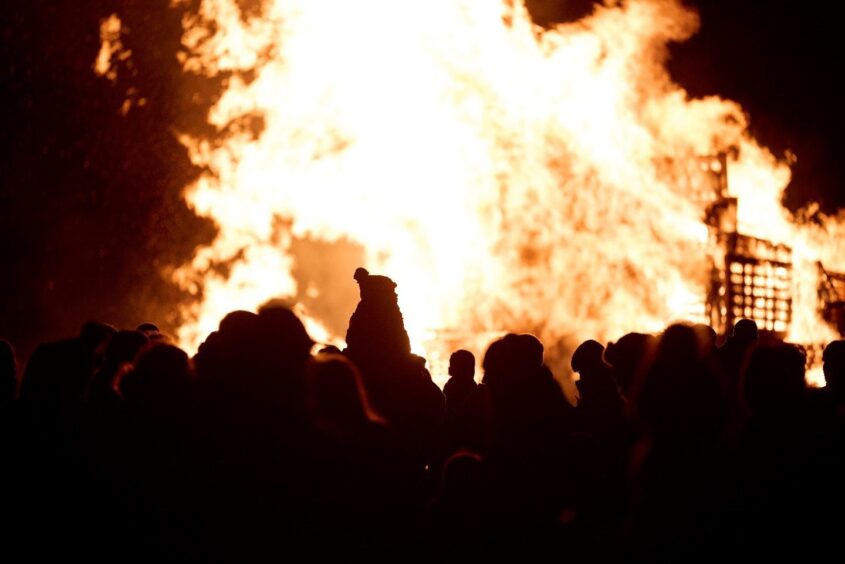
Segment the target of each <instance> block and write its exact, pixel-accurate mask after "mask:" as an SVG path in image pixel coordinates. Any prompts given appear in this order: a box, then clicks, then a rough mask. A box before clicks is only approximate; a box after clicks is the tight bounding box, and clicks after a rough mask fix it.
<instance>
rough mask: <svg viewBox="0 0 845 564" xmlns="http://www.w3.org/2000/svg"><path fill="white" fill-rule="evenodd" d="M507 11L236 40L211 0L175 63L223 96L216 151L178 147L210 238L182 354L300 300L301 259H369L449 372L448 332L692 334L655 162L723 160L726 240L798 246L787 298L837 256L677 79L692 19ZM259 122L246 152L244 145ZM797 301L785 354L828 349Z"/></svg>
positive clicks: (297, 26)
mask: <svg viewBox="0 0 845 564" xmlns="http://www.w3.org/2000/svg"><path fill="white" fill-rule="evenodd" d="M510 4H511V3H509V2H504V1H502V2H497V1H495V0H428V1H427V2H404V1H399V0H359V1H356V2H349V1H346V0H284V1H282V0H267V1H266V2H265V5H264V9H263V11H262V13H261V16H260V17H251V18H246V19H244V18H243V16H242V15H241V13H240V12H239V10H238V8H237V6H236V3H235V1H234V0H203V2H202V4H201V8H200V11H199V13H198V14H197V15H194V16H191V17H189V18H187V19H186V20H185V22H184V24H185V35H184V38H183V43H184V45H185V47H186V49H187V55H186V56H185V57H183V63H184V66H185V69H186V71H188V72H194V73H202V74H207V75H214V74H217V73H223V72H232V73H233V74H232V76H231V78H229V79H228V83H227V89H226V91H225V93H224V94H223V96H222V97H221V98H220V100H219V102H218V103H217V104H216V106H215V107H214V108H213V110H212V111H211V113H210V115H209V121H210V123H211V124H213V125H215V126H217V127H218V128H220V129H223V128H228V131H230V132H231V133H230V135H229V136H228V137H227V138H226V140H225V142H224V143H221V144H212V143H210V142H209V141H207V140H203V139H197V138H193V137H190V136H185V137H184V138H183V141H184V143H185V144H186V145H187V146H188V148H189V149H190V153H191V156H192V159H193V160H194V162H195V163H196V164H197V165H200V166H203V167H207V168H208V170H209V173H208V174H206V175H205V176H203V177H202V178H201V179H200V180H199V181H198V182H197V183H196V184H195V185H193V186H192V187H191V188H190V189H189V191H188V195H187V197H188V200H189V202H190V204H191V205H192V206H193V207H194V209H195V210H196V211H197V213H199V214H201V215H204V216H209V217H212V218H213V219H214V220H215V222H216V223H217V225H218V226H219V234H218V236H217V238H216V240H215V241H214V243H213V244H212V245H210V246H208V247H204V248H201V249H199V250H198V252H197V254H196V257H195V259H194V261H193V263H192V264H190V265H186V266H185V267H184V268H182V269H181V270H180V271H179V272H178V273H177V277H178V280H179V281H180V282H181V283H182V284H184V285H185V287H187V288H190V289H192V290H194V291H195V292H196V293H197V295H198V296H201V297H200V299H199V300H198V302H197V303H196V304H193V305H192V306H190V308H191V309H190V311H189V312H187V313H188V317H189V318H190V319H193V320H194V321H192V322H190V323H188V324H186V325H185V326H183V327H182V328H181V331H180V333H179V338H180V340H181V343H182V344H183V345H184V346H185V347H186V348H188V349H189V350H194V349H195V348H196V346H197V345H198V344H199V342H201V340H202V339H203V338H204V337H205V336H206V335H207V334H208V333H209V332H211V331H212V330H214V329H215V328H216V327H217V324H218V322H219V320H220V319H221V318H222V317H223V315H225V313H227V312H228V311H231V310H234V309H254V308H256V307H257V306H259V305H261V304H262V303H264V302H266V301H268V300H270V299H273V298H279V297H292V296H295V295H296V294H297V291H298V290H299V288H297V287H296V281H295V279H294V277H293V276H292V274H291V272H292V268H293V266H294V264H293V258H292V256H291V253H290V244H291V239H292V238H293V237H310V238H314V239H321V240H326V241H335V240H339V239H340V238H345V239H347V240H352V241H355V242H357V243H359V244H360V245H361V246H363V248H364V249H365V251H366V264H365V265H364V266H366V267H367V268H368V269H370V271H371V272H375V273H380V274H386V275H388V276H390V277H392V278H393V279H394V280H395V281H396V282H397V284H398V292H399V296H400V305H401V308H402V311H403V314H404V317H405V321H406V325H407V328H408V331H409V334H410V336H411V339H412V343H413V346H414V348H415V351H416V352H419V353H422V354H426V355H432V356H437V355H438V354H442V353H443V352H444V351H441V350H439V348H442V347H443V345H442V344H440V345H438V344H437V343H436V341H435V340H433V339H434V337H432V335H433V333H432V332H433V331H437V330H441V329H451V330H453V331H458V332H459V333H460V332H463V333H464V334H467V335H470V334H489V332H497V331H532V332H535V333H536V334H538V336H539V337H540V338H541V339H543V340H544V342H545V343H546V345H547V347H552V348H554V347H562V346H563V343H567V346H571V344H573V343H575V344H577V342H579V341H580V340H583V339H586V338H597V339H599V340H609V339H615V338H618V337H619V336H620V335H622V334H624V333H626V332H628V331H634V330H659V329H661V328H663V327H665V325H666V324H667V323H668V322H671V321H675V320H678V319H683V318H689V316H690V315H691V312H700V311H703V306H702V304H703V301H704V296H705V295H706V289H705V288H706V284H707V277H708V276H709V266H708V262H707V249H706V244H707V228H706V226H705V224H704V222H703V209H702V206H701V203H700V202H698V201H697V200H696V198H695V194H694V193H693V191H692V189H691V188H690V187H688V186H687V185H685V184H684V182H682V181H680V180H679V178H680V177H679V175H678V174H677V171H676V169H674V168H672V167H671V166H669V167H667V166H665V163H678V162H685V161H689V160H690V159H692V158H693V157H694V156H696V155H708V154H714V153H717V152H722V151H730V155H731V157H730V160H729V187H730V191H731V192H732V193H733V194H734V195H736V196H738V198H739V225H740V230H741V232H743V233H745V234H747V235H753V236H758V237H763V238H766V239H771V240H774V241H776V242H786V243H787V244H790V245H792V246H793V249H794V255H795V257H796V275H795V276H796V280H801V279H802V276H804V274H801V273H802V272H804V271H803V270H801V267H800V265H805V264H813V261H815V260H817V259H818V258H823V259H825V260H828V259H830V260H831V261H832V259H833V258H834V257H835V256H836V254H835V253H833V252H831V251H830V250H829V249H830V241H831V240H832V239H831V237H830V236H829V234H827V233H826V232H825V229H828V228H821V227H814V228H805V227H798V226H797V225H796V223H795V222H794V219H793V218H792V217H791V216H790V214H789V213H788V212H787V211H786V210H784V209H783V207H782V206H781V204H780V198H781V194H782V192H783V189H784V188H785V186H786V185H787V183H788V182H789V179H790V171H789V167H788V165H787V163H785V162H781V161H779V160H778V159H776V158H775V157H774V156H773V155H772V154H771V153H770V152H769V151H768V150H766V149H765V148H763V147H761V146H759V145H758V144H757V143H756V142H755V141H754V140H753V139H752V138H750V136H749V135H748V133H747V130H746V126H747V119H746V116H745V115H744V114H743V112H742V109H741V108H740V107H739V106H738V105H737V104H735V103H733V102H730V101H725V100H722V99H719V98H717V97H708V98H704V99H690V97H689V96H688V95H687V94H686V92H685V91H684V90H683V89H682V88H681V87H680V86H678V85H677V84H675V83H673V82H672V80H671V79H670V77H669V75H668V73H667V72H666V70H665V68H664V66H663V63H664V59H665V48H666V44H667V43H668V42H670V41H680V40H684V39H686V38H687V37H688V36H689V35H691V34H692V33H693V32H694V31H695V30H696V28H697V26H698V20H697V17H696V16H695V14H693V13H691V12H689V11H687V10H686V9H684V8H682V7H680V6H679V5H678V4H677V3H675V2H669V1H631V2H625V3H622V4H616V3H611V4H609V5H608V6H604V7H598V8H597V9H596V10H595V12H594V13H593V14H592V15H591V16H589V17H588V18H585V19H583V20H581V21H579V22H576V23H572V24H567V25H563V26H559V27H557V28H555V29H552V30H542V29H540V28H538V27H536V26H534V25H533V24H532V23H531V22H530V19H529V17H528V15H527V12H526V10H525V8H524V7H523V6H522V5H521V3H520V2H514V3H513V4H515V6H510ZM242 71H249V72H250V74H249V76H250V78H251V79H250V80H246V79H245V78H243V76H245V75H243V73H242ZM239 73H240V74H239ZM250 115H255V116H259V115H260V116H261V118H262V119H263V129H261V131H260V132H258V133H256V132H254V131H250V130H249V128H248V127H240V126H239V125H238V124H240V123H244V122H245V120H244V117H245V116H250ZM673 171H675V172H673ZM280 222H285V223H284V225H285V227H284V228H280V227H279V226H280ZM837 225H838V224H837ZM820 247H824V248H825V249H828V251H823V250H821V248H820ZM219 264H226V265H227V272H226V273H225V274H223V273H221V271H220V270H219V269H212V268H211V267H212V266H214V265H219ZM832 266H835V263H832ZM813 268H814V267H813ZM808 272H809V271H808ZM344 275H346V276H349V282H350V284H353V283H354V282H353V281H352V279H351V276H352V272H349V273H345V274H344ZM809 288H810V290H806V289H805V291H804V293H805V294H806V296H804V297H802V298H801V299H800V300H798V301H801V305H800V307H799V303H798V301H796V304H795V309H796V315H795V323H794V327H795V328H796V333H795V335H793V336H794V337H799V338H801V339H803V340H807V339H814V340H819V339H828V338H830V337H832V336H834V334H833V331H832V330H830V329H829V328H827V327H826V326H824V324H823V323H821V322H820V321H819V319H818V316H817V313H816V304H815V302H813V303H812V304H810V303H807V304H804V303H803V301H807V302H810V301H812V300H813V299H815V298H814V296H815V295H814V294H813V292H814V291H815V280H814V281H813V282H812V284H811V285H810V286H809ZM799 294H800V292H799ZM801 308H804V309H801ZM799 309H801V311H800V312H799V311H798V310H799ZM303 315H305V316H306V317H307V312H303ZM308 323H309V324H310V327H313V328H314V330H315V331H318V332H320V335H319V336H318V338H322V339H323V340H330V339H332V338H335V339H337V338H340V337H342V335H331V334H329V332H328V331H327V330H326V329H325V328H324V327H322V326H321V325H320V323H319V320H317V319H310V318H309V319H308ZM475 352H476V353H481V352H483V351H481V350H476V351H475Z"/></svg>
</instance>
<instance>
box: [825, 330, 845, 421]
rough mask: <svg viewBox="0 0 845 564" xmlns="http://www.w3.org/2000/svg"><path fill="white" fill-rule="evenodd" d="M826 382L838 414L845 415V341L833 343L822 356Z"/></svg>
mask: <svg viewBox="0 0 845 564" xmlns="http://www.w3.org/2000/svg"><path fill="white" fill-rule="evenodd" d="M822 362H823V363H824V364H823V370H824V380H825V384H826V387H827V390H828V394H829V395H830V397H831V400H832V401H833V402H834V406H835V407H834V409H835V410H836V412H837V414H839V415H845V340H839V341H833V342H831V343H830V344H828V345H827V347H825V349H824V353H823V355H822Z"/></svg>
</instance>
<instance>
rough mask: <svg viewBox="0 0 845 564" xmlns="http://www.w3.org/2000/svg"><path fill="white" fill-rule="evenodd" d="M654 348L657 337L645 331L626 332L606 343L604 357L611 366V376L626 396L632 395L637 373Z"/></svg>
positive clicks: (640, 370)
mask: <svg viewBox="0 0 845 564" xmlns="http://www.w3.org/2000/svg"><path fill="white" fill-rule="evenodd" d="M656 348H657V339H656V338H655V337H654V336H653V335H648V334H645V333H628V334H626V335H624V336H622V337H621V338H620V339H619V340H618V341H616V342H615V343H610V344H608V345H607V350H606V351H605V353H604V358H605V360H606V361H607V362H608V364H610V365H611V366H612V367H613V376H614V377H615V378H616V382H617V383H618V384H619V388H620V390H621V391H622V393H623V394H624V395H625V397H626V398H629V399H630V398H631V397H632V395H634V388H635V383H636V381H637V378H638V375H639V374H640V373H641V372H642V369H643V367H644V365H645V364H647V362H648V361H649V360H650V358H649V357H650V356H651V355H652V353H653V352H654V350H655V349H656Z"/></svg>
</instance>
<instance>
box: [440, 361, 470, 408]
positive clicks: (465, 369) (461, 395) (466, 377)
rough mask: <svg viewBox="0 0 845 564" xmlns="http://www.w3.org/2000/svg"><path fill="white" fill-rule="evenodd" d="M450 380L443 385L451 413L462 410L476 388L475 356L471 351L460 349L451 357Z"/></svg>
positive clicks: (447, 406) (447, 405)
mask: <svg viewBox="0 0 845 564" xmlns="http://www.w3.org/2000/svg"><path fill="white" fill-rule="evenodd" d="M449 376H450V378H449V381H447V382H446V385H445V386H444V387H443V393H444V394H445V396H446V409H447V411H448V412H450V413H455V412H457V411H458V410H460V408H461V406H462V405H463V403H464V402H465V401H466V399H467V398H468V397H469V395H470V394H471V393H472V392H473V391H474V390H475V388H476V386H477V384H476V383H475V379H474V377H475V356H473V354H472V353H471V352H469V351H466V350H463V349H461V350H458V351H455V352H453V353H452V355H451V356H450V357H449Z"/></svg>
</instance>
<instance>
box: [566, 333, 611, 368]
mask: <svg viewBox="0 0 845 564" xmlns="http://www.w3.org/2000/svg"><path fill="white" fill-rule="evenodd" d="M603 353H604V347H603V346H602V345H601V344H600V343H599V342H598V341H594V340H592V339H590V340H588V341H584V342H583V343H581V344H580V345H578V348H577V349H575V352H574V353H573V354H572V361H571V362H570V366H571V367H572V370H573V372H578V373H579V374H580V373H583V372H590V371H592V370H595V369H596V368H598V367H602V366H603V365H604V360H603V358H602V355H603Z"/></svg>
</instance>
